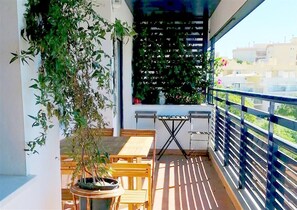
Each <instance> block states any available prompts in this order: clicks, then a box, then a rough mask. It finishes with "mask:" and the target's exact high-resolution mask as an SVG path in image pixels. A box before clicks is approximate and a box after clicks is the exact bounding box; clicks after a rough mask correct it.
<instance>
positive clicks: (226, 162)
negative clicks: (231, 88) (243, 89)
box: [224, 93, 230, 166]
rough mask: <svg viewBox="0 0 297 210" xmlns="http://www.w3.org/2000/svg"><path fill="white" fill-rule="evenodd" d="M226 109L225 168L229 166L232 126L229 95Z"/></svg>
mask: <svg viewBox="0 0 297 210" xmlns="http://www.w3.org/2000/svg"><path fill="white" fill-rule="evenodd" d="M225 103H226V108H225V122H224V127H225V131H224V133H225V135H224V166H227V165H228V164H229V149H230V148H229V146H230V145H229V144H230V141H229V133H230V132H229V126H230V116H229V107H230V106H229V93H226V101H225Z"/></svg>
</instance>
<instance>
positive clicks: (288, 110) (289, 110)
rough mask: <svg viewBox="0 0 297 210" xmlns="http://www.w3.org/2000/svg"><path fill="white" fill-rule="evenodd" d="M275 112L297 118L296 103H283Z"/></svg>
mask: <svg viewBox="0 0 297 210" xmlns="http://www.w3.org/2000/svg"><path fill="white" fill-rule="evenodd" d="M275 113H276V114H278V115H282V116H286V117H288V118H291V119H295V120H297V107H296V105H288V104H282V105H280V106H279V107H278V108H277V110H275Z"/></svg>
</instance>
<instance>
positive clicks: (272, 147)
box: [265, 101, 278, 209]
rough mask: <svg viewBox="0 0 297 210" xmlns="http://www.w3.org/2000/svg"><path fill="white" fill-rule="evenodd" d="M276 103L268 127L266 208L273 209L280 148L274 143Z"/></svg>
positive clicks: (271, 105)
mask: <svg viewBox="0 0 297 210" xmlns="http://www.w3.org/2000/svg"><path fill="white" fill-rule="evenodd" d="M274 108H275V103H274V102H272V101H271V102H270V106H269V125H268V148H267V149H268V151H267V183H266V200H265V208H266V209H271V208H273V206H274V202H275V193H276V192H275V188H274V187H273V183H274V182H276V179H275V178H274V176H273V174H274V173H275V168H274V166H273V165H274V163H275V162H276V157H275V153H276V152H277V151H278V146H277V145H276V144H275V143H274V141H273V132H274V128H273V122H272V117H273V115H274Z"/></svg>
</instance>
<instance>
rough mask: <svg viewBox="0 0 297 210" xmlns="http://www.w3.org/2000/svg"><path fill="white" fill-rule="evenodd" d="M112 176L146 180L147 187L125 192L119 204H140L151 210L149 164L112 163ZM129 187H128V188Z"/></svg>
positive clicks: (129, 189)
mask: <svg viewBox="0 0 297 210" xmlns="http://www.w3.org/2000/svg"><path fill="white" fill-rule="evenodd" d="M111 168H112V170H113V172H112V176H113V177H115V178H121V177H128V178H137V177H140V178H147V180H146V181H147V182H145V183H147V187H146V188H143V189H131V188H128V190H125V193H124V194H123V195H122V196H121V200H120V204H142V205H144V206H145V207H146V208H147V209H148V210H151V209H152V181H151V180H152V177H151V164H146V163H112V164H111ZM129 187H130V186H129Z"/></svg>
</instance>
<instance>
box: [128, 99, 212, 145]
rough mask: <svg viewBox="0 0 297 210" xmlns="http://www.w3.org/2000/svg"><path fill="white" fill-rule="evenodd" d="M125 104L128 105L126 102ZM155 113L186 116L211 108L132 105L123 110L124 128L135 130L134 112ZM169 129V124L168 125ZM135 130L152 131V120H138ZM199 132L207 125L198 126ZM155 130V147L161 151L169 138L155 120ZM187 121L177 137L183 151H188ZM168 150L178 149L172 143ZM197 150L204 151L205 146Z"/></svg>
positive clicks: (163, 127)
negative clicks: (190, 112)
mask: <svg viewBox="0 0 297 210" xmlns="http://www.w3.org/2000/svg"><path fill="white" fill-rule="evenodd" d="M126 103H128V102H127V101H126ZM141 110H142V111H157V115H188V112H189V111H211V110H212V107H211V106H208V105H132V104H131V103H130V106H129V108H128V109H126V110H125V113H126V117H125V122H124V125H125V128H131V129H135V128H136V120H135V111H141ZM169 126H170V127H171V124H169ZM137 128H139V129H141V128H143V129H154V125H153V120H150V119H139V121H138V124H137ZM200 128H201V130H203V131H206V130H207V124H205V123H203V124H201V125H200ZM155 129H156V132H157V136H156V145H157V149H161V148H162V147H163V145H164V144H165V142H166V140H167V139H168V137H169V133H168V131H167V130H166V128H165V126H164V125H163V123H162V122H161V121H160V120H158V119H157V120H156V125H155ZM189 130H190V124H189V121H187V122H186V123H185V124H184V126H183V127H182V129H181V130H180V132H179V133H178V135H177V139H178V141H179V143H180V144H181V146H182V147H183V149H189V140H190V135H189V133H188V131H189ZM168 149H178V147H177V145H176V144H175V143H173V142H172V144H170V146H169V148H168ZM197 149H206V145H199V148H197Z"/></svg>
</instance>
